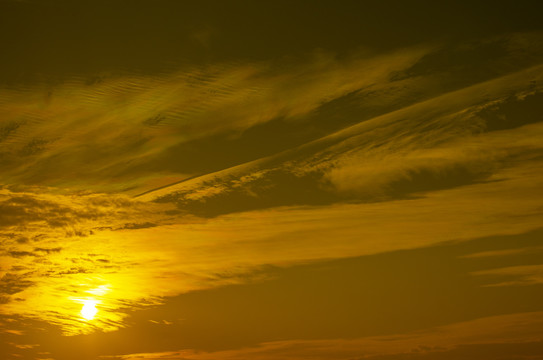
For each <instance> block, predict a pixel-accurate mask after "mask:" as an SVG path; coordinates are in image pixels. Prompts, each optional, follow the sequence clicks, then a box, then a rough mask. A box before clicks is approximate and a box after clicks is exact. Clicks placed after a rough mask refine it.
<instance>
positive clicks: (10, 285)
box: [0, 272, 33, 295]
mask: <svg viewBox="0 0 543 360" xmlns="http://www.w3.org/2000/svg"><path fill="white" fill-rule="evenodd" d="M32 285H33V282H32V281H30V280H28V279H27V278H26V276H25V275H19V274H12V273H9V272H8V273H6V274H5V275H4V276H2V278H0V294H7V295H13V294H17V293H19V292H21V291H23V290H25V289H26V288H28V287H30V286H32Z"/></svg>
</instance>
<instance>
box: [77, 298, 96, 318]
mask: <svg viewBox="0 0 543 360" xmlns="http://www.w3.org/2000/svg"><path fill="white" fill-rule="evenodd" d="M97 312H98V309H97V308H96V301H95V300H83V307H82V308H81V316H82V317H83V318H84V319H85V320H92V319H94V317H95V316H96V313H97Z"/></svg>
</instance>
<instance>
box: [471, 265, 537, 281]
mask: <svg viewBox="0 0 543 360" xmlns="http://www.w3.org/2000/svg"><path fill="white" fill-rule="evenodd" d="M473 275H474V276H478V277H482V278H483V279H487V282H489V281H491V280H492V278H496V277H499V279H500V280H503V278H504V277H506V278H513V280H510V281H501V282H497V283H490V284H487V285H485V286H527V285H536V284H543V265H521V266H510V267H505V268H498V269H491V270H483V271H477V272H474V273H473Z"/></svg>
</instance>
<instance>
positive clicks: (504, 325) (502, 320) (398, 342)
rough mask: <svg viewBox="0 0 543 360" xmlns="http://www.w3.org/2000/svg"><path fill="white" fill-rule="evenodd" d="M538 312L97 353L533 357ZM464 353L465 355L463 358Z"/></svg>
mask: <svg viewBox="0 0 543 360" xmlns="http://www.w3.org/2000/svg"><path fill="white" fill-rule="evenodd" d="M541 325H542V313H540V312H535V313H520V314H511V315H502V316H495V317H487V318H481V319H476V320H473V321H467V322H462V323H456V324H452V325H447V326H442V327H438V328H432V329H427V330H423V331H417V332H411V333H406V334H397V335H386V336H374V337H365V338H356V339H323V340H291V341H276V342H267V343H262V344H259V345H258V346H255V347H248V348H243V349H233V350H223V351H215V352H202V351H193V350H179V351H171V352H162V353H139V354H130V355H123V356H102V357H101V358H102V359H116V360H117V359H122V360H133V359H170V360H174V359H178V360H181V359H183V360H189V359H191V360H197V359H225V360H226V359H228V360H242V359H263V360H264V359H278V358H280V359H289V360H302V359H313V360H315V359H319V360H320V359H376V360H377V359H404V358H405V359H442V358H445V359H448V358H449V357H450V358H458V356H462V358H467V359H472V358H473V359H476V358H477V357H471V356H472V354H474V353H476V354H478V355H479V356H481V353H482V354H485V355H484V356H487V357H488V358H493V357H496V356H501V355H503V354H508V355H509V356H511V357H515V358H517V356H518V358H519V359H523V358H524V356H525V358H526V359H530V358H533V356H538V355H539V354H540V350H541V348H542V346H543V344H541V341H540V337H541ZM464 356H467V357H464Z"/></svg>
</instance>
